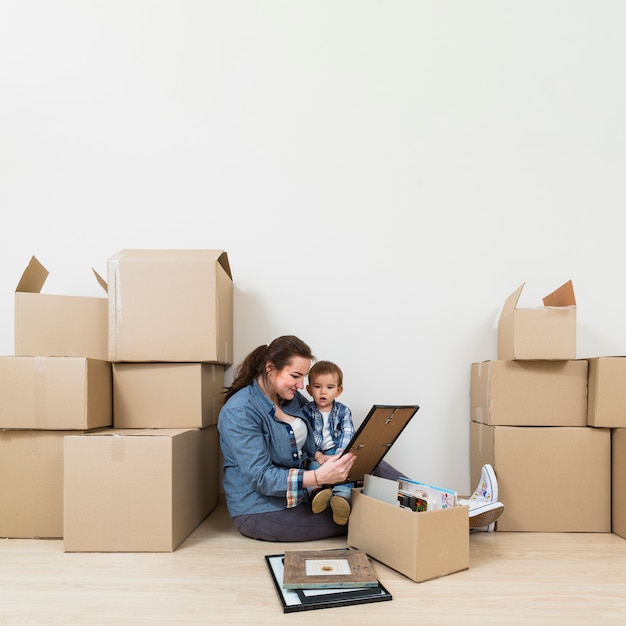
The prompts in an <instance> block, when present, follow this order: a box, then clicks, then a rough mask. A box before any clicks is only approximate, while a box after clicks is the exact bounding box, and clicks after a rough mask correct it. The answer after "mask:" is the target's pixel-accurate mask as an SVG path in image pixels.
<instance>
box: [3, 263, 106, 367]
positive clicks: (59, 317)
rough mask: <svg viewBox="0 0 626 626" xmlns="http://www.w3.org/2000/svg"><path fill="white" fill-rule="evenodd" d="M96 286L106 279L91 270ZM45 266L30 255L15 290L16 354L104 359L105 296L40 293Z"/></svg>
mask: <svg viewBox="0 0 626 626" xmlns="http://www.w3.org/2000/svg"><path fill="white" fill-rule="evenodd" d="M94 274H95V276H96V279H97V281H98V283H99V284H100V286H102V287H103V288H104V290H105V291H106V283H105V282H104V280H103V279H102V278H101V277H100V276H99V275H98V274H97V272H95V271H94ZM47 277H48V270H47V269H46V268H45V267H44V266H43V265H42V264H41V263H40V262H39V261H38V260H37V259H36V258H35V257H34V256H33V257H32V258H31V260H30V263H29V264H28V267H27V268H26V269H25V270H24V273H23V274H22V278H21V279H20V282H19V284H18V285H17V288H16V290H15V338H14V340H15V354H16V355H17V356H84V357H89V358H92V359H100V360H103V361H106V360H107V359H108V319H107V315H108V299H107V298H106V297H103V298H92V297H87V296H65V295H54V294H47V293H41V289H42V287H43V285H44V283H45V282H46V278H47Z"/></svg>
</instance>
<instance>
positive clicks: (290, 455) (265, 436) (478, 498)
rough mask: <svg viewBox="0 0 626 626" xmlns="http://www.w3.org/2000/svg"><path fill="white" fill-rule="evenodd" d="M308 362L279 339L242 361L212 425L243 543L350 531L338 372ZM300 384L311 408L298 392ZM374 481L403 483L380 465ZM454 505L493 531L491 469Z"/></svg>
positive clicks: (498, 506)
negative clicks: (248, 539)
mask: <svg viewBox="0 0 626 626" xmlns="http://www.w3.org/2000/svg"><path fill="white" fill-rule="evenodd" d="M314 361H315V357H314V356H313V353H312V352H311V349H310V348H309V346H308V345H307V344H306V343H305V342H304V341H302V340H301V339H299V338H298V337H295V336H293V335H284V336H281V337H278V338H276V339H274V340H273V341H272V342H271V343H270V344H269V345H263V346H259V347H258V348H256V349H255V350H253V351H252V352H251V353H250V354H248V356H246V357H245V359H244V360H243V362H242V363H241V364H240V365H239V366H238V367H237V368H236V370H235V375H234V379H233V382H232V384H231V385H230V387H228V388H227V389H226V392H225V394H224V405H223V407H222V409H221V411H220V415H219V420H218V430H219V434H220V445H221V449H222V453H223V456H224V477H223V487H224V494H225V496H226V505H227V507H228V512H229V515H230V517H231V519H232V521H233V524H234V525H235V527H236V528H237V530H238V531H239V532H240V533H241V534H242V535H244V536H246V537H251V538H253V539H260V540H264V541H312V540H316V539H324V538H327V537H335V536H339V535H345V534H346V533H347V524H348V520H349V516H350V490H351V488H352V486H353V485H352V483H349V482H348V476H349V473H350V469H351V468H352V465H353V463H354V461H355V459H356V457H355V455H354V454H353V453H351V452H348V453H343V450H344V448H345V446H346V445H347V444H348V443H349V441H350V439H351V438H352V435H353V433H354V424H353V423H352V414H351V412H350V409H349V408H348V407H347V406H345V405H344V404H341V403H340V402H339V401H338V400H337V398H338V397H339V395H340V394H341V392H342V391H343V374H342V372H341V369H340V368H339V367H338V366H337V365H335V364H333V363H331V362H329V361H319V362H317V363H315V365H313V367H311V365H312V363H313V362H314ZM307 376H308V384H307V383H306V382H305V381H306V380H307ZM305 386H306V389H307V392H308V393H309V394H310V395H311V397H312V398H313V400H311V401H310V400H308V399H307V398H306V397H305V396H304V394H302V393H301V390H302V389H304V388H305ZM372 473H373V474H374V475H376V476H380V477H382V478H387V479H390V480H397V479H398V478H399V477H400V476H403V475H404V474H403V473H402V472H399V471H398V470H396V469H395V468H393V467H392V466H391V465H389V463H386V462H385V461H384V460H383V461H381V462H380V463H379V464H378V466H377V467H376V468H375V469H374V471H373V472H372ZM460 503H461V504H467V505H468V506H469V528H470V529H480V530H486V531H491V530H493V529H494V524H495V521H496V520H497V519H498V517H500V515H501V514H502V512H503V511H504V505H503V504H502V503H500V502H498V486H497V480H496V476H495V473H494V472H493V469H492V468H491V466H489V465H485V466H484V467H483V468H482V472H481V479H480V483H479V485H478V487H477V488H476V490H475V491H474V493H473V494H472V496H471V497H470V498H469V499H467V500H460Z"/></svg>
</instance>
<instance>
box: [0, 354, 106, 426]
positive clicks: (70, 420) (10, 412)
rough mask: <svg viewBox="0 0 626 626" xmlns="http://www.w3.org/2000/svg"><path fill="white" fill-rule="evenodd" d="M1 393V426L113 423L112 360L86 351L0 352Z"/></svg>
mask: <svg viewBox="0 0 626 626" xmlns="http://www.w3.org/2000/svg"><path fill="white" fill-rule="evenodd" d="M0 399H1V401H0V428H23V429H35V430H39V429H41V430H89V429H92V428H100V427H104V426H111V424H112V423H113V390H112V375H111V364H110V363H108V362H107V361H99V360H96V359H86V358H84V357H61V356H51V357H47V356H4V357H0Z"/></svg>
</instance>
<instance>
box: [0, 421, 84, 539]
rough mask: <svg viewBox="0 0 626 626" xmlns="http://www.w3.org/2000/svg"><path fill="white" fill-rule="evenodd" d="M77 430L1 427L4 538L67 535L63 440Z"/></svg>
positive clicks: (1, 534) (0, 506)
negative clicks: (64, 509) (64, 506)
mask: <svg viewBox="0 0 626 626" xmlns="http://www.w3.org/2000/svg"><path fill="white" fill-rule="evenodd" d="M76 432H77V431H62V430H4V431H2V430H0V537H8V538H13V539H33V538H40V539H58V538H61V537H63V440H64V438H65V436H66V435H69V434H72V435H74V434H76Z"/></svg>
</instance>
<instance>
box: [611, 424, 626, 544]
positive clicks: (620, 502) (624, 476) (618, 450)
mask: <svg viewBox="0 0 626 626" xmlns="http://www.w3.org/2000/svg"><path fill="white" fill-rule="evenodd" d="M611 436H612V461H611V462H612V478H613V482H612V494H611V496H612V502H611V504H612V509H611V516H612V519H611V530H612V531H613V532H614V533H615V534H616V535H619V536H620V537H624V539H626V430H625V429H623V428H615V429H614V430H613V431H612V435H611Z"/></svg>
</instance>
